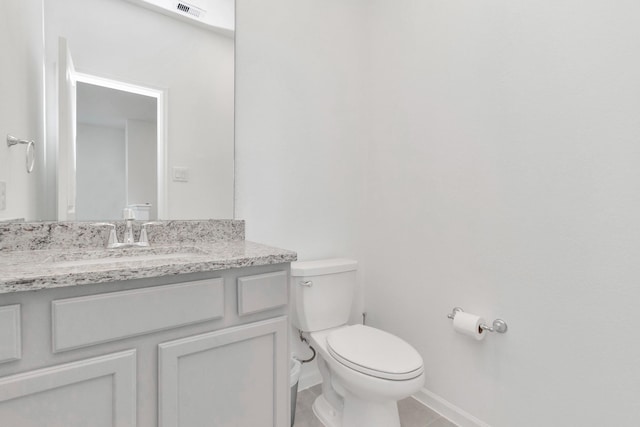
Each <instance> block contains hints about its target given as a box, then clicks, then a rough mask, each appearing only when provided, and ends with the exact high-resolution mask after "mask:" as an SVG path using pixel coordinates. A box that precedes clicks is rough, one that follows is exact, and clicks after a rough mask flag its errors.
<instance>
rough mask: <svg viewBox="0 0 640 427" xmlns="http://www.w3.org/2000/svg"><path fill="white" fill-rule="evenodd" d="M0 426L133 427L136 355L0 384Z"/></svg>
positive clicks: (69, 366) (73, 365) (21, 376)
mask: <svg viewBox="0 0 640 427" xmlns="http://www.w3.org/2000/svg"><path fill="white" fill-rule="evenodd" d="M0 420H1V421H0V425H2V426H16V427H17V426H20V427H42V426H56V427H57V426H64V427H87V426H91V427H103V426H104V427H132V426H135V425H136V352H135V350H129V351H124V352H120V353H115V354H110V355H107V356H102V357H96V358H92V359H86V360H81V361H78V362H73V363H67V364H64V365H58V366H52V367H50V368H44V369H38V370H36V371H31V372H25V373H23V374H16V375H11V376H8V377H4V378H0Z"/></svg>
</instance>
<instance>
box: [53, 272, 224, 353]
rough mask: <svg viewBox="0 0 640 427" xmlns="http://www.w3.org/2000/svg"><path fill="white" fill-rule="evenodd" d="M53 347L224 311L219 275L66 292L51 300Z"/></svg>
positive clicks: (81, 343)
mask: <svg viewBox="0 0 640 427" xmlns="http://www.w3.org/2000/svg"><path fill="white" fill-rule="evenodd" d="M52 316H53V351H54V353H55V352H60V351H65V350H71V349H74V348H78V347H85V346H89V345H93V344H98V343H103V342H107V341H114V340H119V339H124V338H128V337H132V336H135V335H142V334H146V333H150V332H154V331H160V330H164V329H172V328H176V327H179V326H184V325H188V324H192V323H198V322H204V321H207V320H212V319H218V318H222V317H224V280H223V279H221V278H219V279H207V280H199V281H195V282H186V283H180V284H177V285H165V286H156V287H152V288H143V289H135V290H132V291H121V292H112V293H108V294H100V295H91V296H86V297H78V298H69V299H62V300H56V301H53V302H52Z"/></svg>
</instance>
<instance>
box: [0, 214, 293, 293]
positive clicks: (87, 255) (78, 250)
mask: <svg viewBox="0 0 640 427" xmlns="http://www.w3.org/2000/svg"><path fill="white" fill-rule="evenodd" d="M123 228H124V225H123V224H122V223H119V224H118V229H119V233H118V235H119V236H121V235H122V233H121V231H122V229H123ZM135 229H136V230H137V229H139V227H135ZM107 237H108V229H107V230H104V229H100V228H97V227H94V226H92V225H91V224H88V223H14V224H0V294H2V293H8V292H22V291H34V290H39V289H50V288H59V287H67V286H77V285H88V284H95V283H105V282H115V281H120V280H132V279H142V278H151V277H160V276H167V275H176V274H185V273H196V272H206V271H215V270H226V269H229V268H241V267H248V266H257V265H268V264H279V263H284V262H291V261H295V260H296V254H295V252H292V251H288V250H285V249H278V248H274V247H271V246H266V245H262V244H258V243H253V242H248V241H246V240H244V221H238V220H207V221H163V222H162V224H160V225H157V226H152V227H150V228H149V241H150V243H151V246H150V247H148V248H137V247H133V248H118V249H106V248H104V245H105V242H106V238H107Z"/></svg>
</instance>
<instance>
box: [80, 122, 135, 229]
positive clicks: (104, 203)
mask: <svg viewBox="0 0 640 427" xmlns="http://www.w3.org/2000/svg"><path fill="white" fill-rule="evenodd" d="M126 157H127V144H126V135H125V131H124V129H119V128H112V127H106V126H96V125H88V124H81V123H78V127H77V136H76V160H77V169H76V181H77V188H76V200H77V202H76V218H77V219H78V220H79V221H95V220H103V221H104V220H108V219H113V218H121V217H122V209H124V207H125V206H126V205H127V179H126V178H127V169H126V165H127V162H126Z"/></svg>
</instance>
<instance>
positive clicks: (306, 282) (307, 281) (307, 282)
mask: <svg viewBox="0 0 640 427" xmlns="http://www.w3.org/2000/svg"><path fill="white" fill-rule="evenodd" d="M299 283H300V286H306V287H307V288H310V287H312V286H313V282H312V281H311V280H305V281H300V282H299Z"/></svg>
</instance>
